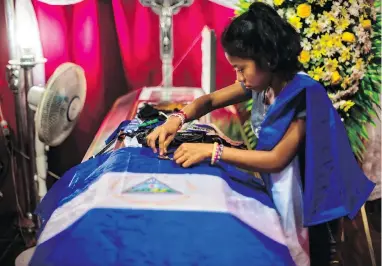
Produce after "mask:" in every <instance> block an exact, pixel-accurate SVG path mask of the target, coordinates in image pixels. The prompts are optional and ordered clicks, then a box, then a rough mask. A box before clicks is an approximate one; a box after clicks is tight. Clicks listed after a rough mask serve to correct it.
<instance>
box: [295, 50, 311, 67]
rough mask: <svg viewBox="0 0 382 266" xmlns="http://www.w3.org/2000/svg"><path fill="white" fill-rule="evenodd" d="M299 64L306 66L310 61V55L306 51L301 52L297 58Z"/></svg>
mask: <svg viewBox="0 0 382 266" xmlns="http://www.w3.org/2000/svg"><path fill="white" fill-rule="evenodd" d="M298 59H299V60H300V62H301V63H303V64H306V63H308V62H309V60H310V54H309V52H308V51H305V50H302V51H301V53H300V56H299V58H298Z"/></svg>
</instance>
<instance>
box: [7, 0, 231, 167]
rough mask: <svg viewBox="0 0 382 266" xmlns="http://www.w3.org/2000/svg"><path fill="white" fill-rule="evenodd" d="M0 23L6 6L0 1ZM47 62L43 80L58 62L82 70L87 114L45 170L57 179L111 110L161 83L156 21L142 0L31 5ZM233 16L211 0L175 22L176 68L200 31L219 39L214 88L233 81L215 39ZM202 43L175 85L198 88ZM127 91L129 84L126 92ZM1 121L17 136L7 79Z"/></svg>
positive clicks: (77, 159)
mask: <svg viewBox="0 0 382 266" xmlns="http://www.w3.org/2000/svg"><path fill="white" fill-rule="evenodd" d="M0 2H1V3H0V9H1V10H0V18H1V19H2V21H3V22H4V21H5V20H4V6H3V1H0ZM33 4H34V7H35V11H36V14H37V19H38V23H39V28H40V35H41V40H42V46H43V52H44V56H45V57H46V58H47V59H48V61H47V63H46V67H45V70H46V78H47V80H48V78H49V77H50V76H51V74H52V73H53V72H54V70H55V69H56V68H57V67H58V66H59V65H60V64H62V63H64V62H67V61H70V62H74V63H76V64H78V65H80V66H82V67H83V68H84V70H85V74H86V78H87V85H88V91H87V98H86V104H85V108H84V110H83V113H82V115H81V118H80V120H79V121H78V124H77V126H76V127H75V129H74V131H73V133H72V134H71V135H70V136H69V138H68V139H67V140H66V141H65V142H64V143H63V144H62V145H60V146H59V147H56V148H52V149H51V151H50V153H49V164H50V166H49V167H50V169H51V170H52V171H53V172H57V173H58V174H62V173H63V172H65V171H66V170H67V169H68V168H70V167H72V166H73V165H75V164H77V163H79V162H80V161H81V159H82V157H83V156H84V154H85V152H86V150H87V148H88V147H89V145H90V142H91V141H92V140H93V138H94V136H95V133H96V131H97V129H98V128H99V126H100V124H101V122H102V120H103V118H104V116H105V114H106V113H107V112H108V111H109V110H110V107H111V105H112V103H113V102H114V101H115V100H116V98H118V97H119V96H120V95H123V94H125V93H127V92H128V91H129V89H131V88H132V89H138V88H140V87H142V86H156V85H159V84H160V83H161V80H162V74H161V61H160V55H159V19H158V16H157V15H156V14H155V13H154V12H153V11H152V10H151V9H150V8H148V7H144V6H142V5H141V4H140V3H139V1H135V0H134V1H133V0H129V1H125V0H113V1H101V0H85V1H83V2H81V3H79V4H75V5H71V6H52V5H48V4H44V3H42V2H39V1H37V0H33ZM231 17H233V11H232V10H231V9H228V8H226V7H223V6H220V5H218V4H215V3H214V2H211V1H209V0H195V1H194V3H193V4H192V5H191V6H190V7H186V8H182V9H181V10H180V12H179V13H178V14H177V15H175V16H174V61H173V62H174V65H177V63H178V62H179V61H180V59H181V58H182V57H183V56H184V55H185V53H186V52H187V51H188V50H189V49H190V47H191V45H192V43H193V42H194V40H195V39H197V38H198V36H199V35H200V34H201V31H202V29H203V27H204V26H205V25H207V26H208V27H210V28H211V29H214V30H215V32H216V34H217V37H218V46H217V72H216V75H217V77H216V82H217V88H221V87H224V86H226V85H228V84H230V83H232V81H233V80H234V72H233V71H232V68H231V67H230V66H229V64H228V63H227V61H226V59H225V57H224V53H223V50H222V48H221V45H220V35H221V33H222V31H223V29H224V27H225V25H227V23H228V22H229V20H230V18H231ZM7 51H8V48H7V38H6V31H5V23H0V67H1V68H2V69H4V67H5V65H6V64H7V61H8V52H7ZM201 68H202V64H201V40H199V41H198V42H197V43H196V44H195V46H194V47H193V48H192V49H191V50H190V52H189V54H188V55H187V56H186V57H185V58H184V60H183V62H182V63H181V64H180V65H179V66H178V67H177V68H176V70H175V72H174V85H175V86H197V87H199V86H201ZM127 84H128V85H127ZM0 96H1V97H2V99H3V103H2V108H3V112H4V116H5V118H6V119H7V120H8V122H9V123H10V126H11V127H12V128H13V129H15V127H16V125H15V120H14V103H13V95H12V92H11V91H10V90H9V89H8V86H7V83H6V80H5V74H3V75H0Z"/></svg>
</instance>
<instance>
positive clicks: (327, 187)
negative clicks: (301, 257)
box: [256, 74, 375, 226]
mask: <svg viewBox="0 0 382 266" xmlns="http://www.w3.org/2000/svg"><path fill="white" fill-rule="evenodd" d="M304 91H305V92H306V93H305V95H306V139H305V142H306V143H305V174H304V178H305V187H304V224H305V226H312V225H316V224H320V223H323V222H327V221H330V220H333V219H336V218H339V217H343V216H348V217H349V218H354V216H355V215H356V213H357V212H358V210H359V209H360V208H361V206H362V205H363V204H364V203H365V202H366V200H367V198H368V196H369V194H370V193H371V191H372V190H373V188H374V186H375V184H374V183H372V182H371V181H369V179H368V178H367V177H366V176H365V175H364V173H363V171H362V170H361V168H360V167H359V165H358V163H357V161H356V159H355V157H354V154H353V152H352V149H351V146H350V142H349V139H348V136H347V133H346V129H345V126H344V124H343V123H342V121H341V119H340V116H339V115H338V113H337V111H336V110H335V108H334V107H333V105H332V103H331V101H330V99H329V97H328V95H327V93H326V90H325V88H324V87H323V86H322V85H321V84H320V83H319V82H317V81H315V80H314V79H312V78H310V77H309V76H307V75H304V74H297V75H295V77H294V79H293V80H292V81H291V82H290V83H289V84H288V85H287V86H286V87H285V88H284V89H283V90H282V91H281V92H280V94H279V95H278V97H277V99H276V101H275V102H274V103H273V104H272V105H271V106H270V108H269V111H268V113H267V115H266V117H265V119H264V121H263V123H262V125H261V131H260V135H259V142H258V144H257V147H256V150H272V149H273V148H274V147H275V146H276V145H277V143H278V142H279V141H280V140H281V139H282V137H283V136H284V134H285V132H286V131H287V129H288V127H289V125H290V124H291V122H292V121H293V119H294V117H295V115H296V112H297V111H296V109H297V106H298V104H299V101H301V100H303V99H301V97H299V96H301V95H303V92H304ZM262 176H263V179H264V182H265V184H266V185H267V186H268V190H270V184H271V183H270V177H269V174H262Z"/></svg>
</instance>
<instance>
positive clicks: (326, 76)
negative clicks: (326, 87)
mask: <svg viewBox="0 0 382 266" xmlns="http://www.w3.org/2000/svg"><path fill="white" fill-rule="evenodd" d="M332 74H333V73H332V72H331V71H329V70H328V71H326V72H325V73H324V75H323V77H322V80H324V81H329V80H330V79H331V78H332Z"/></svg>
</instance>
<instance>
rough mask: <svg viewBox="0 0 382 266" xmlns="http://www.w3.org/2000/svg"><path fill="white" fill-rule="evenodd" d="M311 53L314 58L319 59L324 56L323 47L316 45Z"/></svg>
mask: <svg viewBox="0 0 382 266" xmlns="http://www.w3.org/2000/svg"><path fill="white" fill-rule="evenodd" d="M311 55H312V57H313V58H314V59H316V60H319V59H320V58H321V57H322V49H321V46H319V45H315V46H314V47H313V50H312V52H311Z"/></svg>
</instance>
